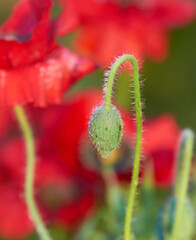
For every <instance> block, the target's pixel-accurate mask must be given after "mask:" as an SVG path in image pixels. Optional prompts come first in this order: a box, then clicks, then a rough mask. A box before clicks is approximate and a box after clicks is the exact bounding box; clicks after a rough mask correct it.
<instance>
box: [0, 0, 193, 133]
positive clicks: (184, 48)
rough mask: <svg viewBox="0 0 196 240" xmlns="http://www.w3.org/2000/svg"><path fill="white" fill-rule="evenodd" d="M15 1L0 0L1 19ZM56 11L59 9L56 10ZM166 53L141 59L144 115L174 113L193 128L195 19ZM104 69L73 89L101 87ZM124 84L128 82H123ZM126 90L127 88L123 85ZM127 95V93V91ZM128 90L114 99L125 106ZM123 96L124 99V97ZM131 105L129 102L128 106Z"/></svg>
mask: <svg viewBox="0 0 196 240" xmlns="http://www.w3.org/2000/svg"><path fill="white" fill-rule="evenodd" d="M16 2H17V1H16V0H7V1H1V2H0V22H1V23H2V22H3V21H4V20H5V19H6V18H7V17H8V16H9V13H10V12H11V9H12V7H13V5H14V4H15V3H16ZM57 11H58V10H57ZM168 34H169V39H170V43H169V56H168V57H167V59H165V60H164V61H162V62H155V61H150V60H149V59H145V60H144V61H143V68H142V70H141V79H142V80H144V84H143V87H142V88H143V90H142V97H143V99H144V100H145V108H144V115H145V116H146V117H154V116H157V115H160V114H162V113H171V114H173V115H174V116H175V117H176V119H177V122H178V123H179V125H180V126H181V127H182V128H185V127H190V128H192V129H194V130H196V111H194V109H195V102H196V93H195V91H196V80H195V79H196V60H195V57H196V45H195V43H196V22H195V21H193V22H192V23H191V24H188V26H185V27H180V28H178V29H175V30H172V31H170V32H169V33H168ZM73 37H74V36H73V34H69V35H68V36H66V37H64V39H62V38H61V39H60V40H59V41H60V42H61V43H62V42H63V43H64V44H66V45H67V46H69V45H70V42H71V40H72V38H73ZM103 79H104V75H103V71H101V70H98V71H96V72H95V73H93V74H92V75H90V76H87V77H85V78H83V79H82V80H81V81H80V82H79V83H78V84H77V85H76V86H74V89H81V88H90V87H92V86H96V87H99V88H101V87H102V86H103V81H102V80H103ZM124 82H125V84H127V81H124ZM125 89H126V88H125ZM128 94H129V93H128ZM128 94H127V93H121V95H120V97H119V95H117V101H118V102H119V103H120V104H122V105H124V106H126V107H128V105H129V104H128V102H127V98H128V96H127V95H128ZM123 97H124V98H123ZM129 106H130V105H129Z"/></svg>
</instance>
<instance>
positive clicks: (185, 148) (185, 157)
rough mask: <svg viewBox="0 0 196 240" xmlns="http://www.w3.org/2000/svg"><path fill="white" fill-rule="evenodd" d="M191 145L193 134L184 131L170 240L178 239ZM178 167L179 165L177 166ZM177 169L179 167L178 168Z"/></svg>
mask: <svg viewBox="0 0 196 240" xmlns="http://www.w3.org/2000/svg"><path fill="white" fill-rule="evenodd" d="M193 143H194V134H193V132H192V131H191V130H189V129H186V130H184V131H183V132H182V137H181V143H180V155H179V158H180V159H178V160H180V162H181V164H182V166H181V172H180V175H179V176H178V178H177V182H176V188H175V196H176V202H177V206H176V213H175V220H174V226H173V230H172V238H171V239H172V240H177V239H178V237H179V236H178V233H179V232H180V227H181V224H180V223H181V219H182V212H183V207H184V202H185V200H186V194H187V190H188V182H189V175H190V167H191V159H192V153H193ZM178 165H179V164H178ZM178 169H179V166H178Z"/></svg>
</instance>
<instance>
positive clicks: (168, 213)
mask: <svg viewBox="0 0 196 240" xmlns="http://www.w3.org/2000/svg"><path fill="white" fill-rule="evenodd" d="M175 212H176V198H175V197H172V198H170V200H169V201H168V202H167V204H166V206H165V210H164V215H163V229H164V232H165V235H166V239H170V236H171V232H172V228H173V223H174V218H175ZM180 224H181V225H180V226H181V227H180V232H179V234H178V236H179V237H178V240H191V239H192V238H193V234H194V229H195V211H194V208H193V206H192V204H191V203H190V201H189V199H186V201H185V203H184V207H183V212H182V220H181V223H180Z"/></svg>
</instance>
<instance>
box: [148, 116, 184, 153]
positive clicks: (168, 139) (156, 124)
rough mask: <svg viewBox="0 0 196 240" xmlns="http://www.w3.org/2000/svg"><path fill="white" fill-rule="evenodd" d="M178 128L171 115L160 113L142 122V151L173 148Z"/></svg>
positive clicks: (176, 141) (178, 134)
mask: <svg viewBox="0 0 196 240" xmlns="http://www.w3.org/2000/svg"><path fill="white" fill-rule="evenodd" d="M179 136H180V129H179V127H178V125H177V123H176V121H175V119H174V118H173V117H172V116H171V115H162V116H160V117H158V118H156V119H154V120H149V121H147V122H145V123H144V132H143V151H144V152H145V153H147V154H148V153H152V152H154V151H156V150H158V149H171V148H173V149H175V148H176V147H177V144H178V138H179Z"/></svg>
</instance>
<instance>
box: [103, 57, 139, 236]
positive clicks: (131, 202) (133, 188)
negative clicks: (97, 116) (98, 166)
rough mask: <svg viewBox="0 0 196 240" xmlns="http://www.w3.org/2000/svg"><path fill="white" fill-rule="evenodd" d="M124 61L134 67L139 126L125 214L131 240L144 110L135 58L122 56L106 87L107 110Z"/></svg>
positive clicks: (110, 74) (125, 231)
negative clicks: (116, 76)
mask: <svg viewBox="0 0 196 240" xmlns="http://www.w3.org/2000/svg"><path fill="white" fill-rule="evenodd" d="M124 61H130V62H131V63H132V66H133V84H134V98H135V113H136V125H137V131H136V142H135V153H134V164H133V175H132V182H131V186H130V192H129V198H128V205H127V209H126V214H125V225H124V240H130V239H131V238H132V237H133V233H132V231H131V219H132V215H133V207H134V200H135V194H136V189H137V185H138V178H139V167H140V158H141V143H142V109H141V97H140V84H139V69H138V63H137V61H136V59H135V57H134V56H132V55H128V54H125V55H123V56H121V57H120V58H119V59H117V61H116V62H115V63H114V64H113V66H112V68H111V71H110V73H109V76H108V81H107V86H106V93H105V109H111V96H112V87H113V83H114V79H115V75H116V72H117V70H118V68H119V67H120V65H121V64H122V63H123V62H124Z"/></svg>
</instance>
